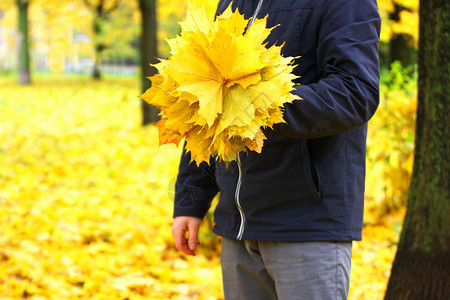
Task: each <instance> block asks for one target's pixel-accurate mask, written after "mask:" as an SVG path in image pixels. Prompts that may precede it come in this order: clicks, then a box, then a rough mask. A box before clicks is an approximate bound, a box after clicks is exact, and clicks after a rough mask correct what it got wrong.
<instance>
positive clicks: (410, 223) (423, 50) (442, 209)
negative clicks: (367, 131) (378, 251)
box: [385, 0, 450, 300]
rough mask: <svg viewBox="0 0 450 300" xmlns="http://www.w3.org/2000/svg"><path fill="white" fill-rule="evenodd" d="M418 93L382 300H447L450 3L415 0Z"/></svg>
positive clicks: (448, 256) (449, 259) (449, 286)
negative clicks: (408, 173)
mask: <svg viewBox="0 0 450 300" xmlns="http://www.w3.org/2000/svg"><path fill="white" fill-rule="evenodd" d="M419 30H420V31H419V33H420V37H419V95H418V109H417V126H416V141H415V146H416V149H415V156H414V168H413V175H412V179H411V186H410V194H409V199H408V205H407V212H406V216H405V220H404V223H403V231H402V234H401V237H400V242H399V245H398V250H397V254H396V257H395V260H394V264H393V267H392V272H391V278H390V280H389V284H388V288H387V291H386V295H385V299H387V300H390V299H395V300H402V299H450V291H449V289H450V285H449V284H448V278H450V276H449V266H450V251H449V246H450V242H449V241H450V234H449V228H450V226H449V225H450V224H449V220H450V219H449V199H450V197H449V196H450V195H449V191H450V187H449V176H448V173H449V153H450V143H449V138H448V128H449V125H450V123H449V114H450V111H449V105H448V104H449V101H448V93H447V92H446V89H447V86H448V82H449V79H450V78H449V77H450V76H449V70H450V59H449V53H450V52H449V51H448V49H449V46H450V35H449V32H450V4H449V2H448V1H446V0H427V1H421V2H420V29H419Z"/></svg>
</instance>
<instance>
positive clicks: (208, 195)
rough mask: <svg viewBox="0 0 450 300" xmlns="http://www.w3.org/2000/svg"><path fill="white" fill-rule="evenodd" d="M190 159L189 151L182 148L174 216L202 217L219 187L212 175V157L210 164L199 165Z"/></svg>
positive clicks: (176, 184) (213, 161)
mask: <svg viewBox="0 0 450 300" xmlns="http://www.w3.org/2000/svg"><path fill="white" fill-rule="evenodd" d="M190 161H191V155H190V153H186V150H185V149H183V154H182V155H181V160H180V166H179V171H178V177H177V181H176V183H175V201H174V202H175V203H174V214H173V216H174V217H177V216H191V217H197V218H201V219H202V218H203V217H204V216H205V215H206V213H207V212H208V209H209V207H210V206H211V201H212V199H213V198H214V196H215V195H216V194H217V193H218V191H219V189H218V187H217V184H216V179H215V176H214V168H215V166H214V163H215V160H214V158H211V160H210V164H209V165H208V164H207V163H205V162H203V163H201V164H200V165H199V166H197V165H196V163H195V162H192V163H191V162H190Z"/></svg>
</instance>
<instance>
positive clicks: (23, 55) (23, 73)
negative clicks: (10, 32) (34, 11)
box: [16, 0, 31, 85]
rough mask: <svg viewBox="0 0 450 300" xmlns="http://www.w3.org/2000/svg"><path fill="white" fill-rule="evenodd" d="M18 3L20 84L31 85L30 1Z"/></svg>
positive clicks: (18, 1)
mask: <svg viewBox="0 0 450 300" xmlns="http://www.w3.org/2000/svg"><path fill="white" fill-rule="evenodd" d="M16 3H17V9H18V11H19V60H18V73H19V84H20V85H27V84H30V83H31V76H30V52H29V46H30V45H29V37H28V0H17V1H16Z"/></svg>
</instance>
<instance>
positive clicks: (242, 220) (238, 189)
mask: <svg viewBox="0 0 450 300" xmlns="http://www.w3.org/2000/svg"><path fill="white" fill-rule="evenodd" d="M236 156H237V165H238V170H239V177H238V182H237V185H236V193H235V194H234V199H235V201H236V206H237V208H238V210H239V214H240V215H241V225H240V226H239V232H238V235H237V237H236V239H238V240H241V239H242V235H243V234H244V226H245V214H244V211H243V210H242V206H241V203H240V199H239V193H240V191H241V184H242V165H241V158H240V157H239V153H237V154H236Z"/></svg>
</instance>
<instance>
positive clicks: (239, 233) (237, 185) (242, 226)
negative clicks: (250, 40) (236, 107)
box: [234, 0, 264, 240]
mask: <svg viewBox="0 0 450 300" xmlns="http://www.w3.org/2000/svg"><path fill="white" fill-rule="evenodd" d="M263 1H264V0H259V1H258V6H257V7H256V9H255V12H254V13H253V16H252V17H251V20H250V21H249V23H248V25H247V28H245V32H247V30H248V28H249V27H250V26H252V24H253V22H254V21H255V19H256V16H257V15H258V13H259V10H260V9H261V6H262V4H263ZM245 32H244V34H245ZM236 156H237V165H238V170H239V177H238V182H237V184H236V193H235V194H234V199H235V201H236V206H237V208H238V210H239V214H240V215H241V225H240V226H239V232H238V235H237V237H236V239H238V240H242V235H243V234H244V228H245V214H244V211H243V210H242V206H241V202H240V199H239V193H240V191H241V184H242V165H241V158H240V157H239V153H237V154H236Z"/></svg>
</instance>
